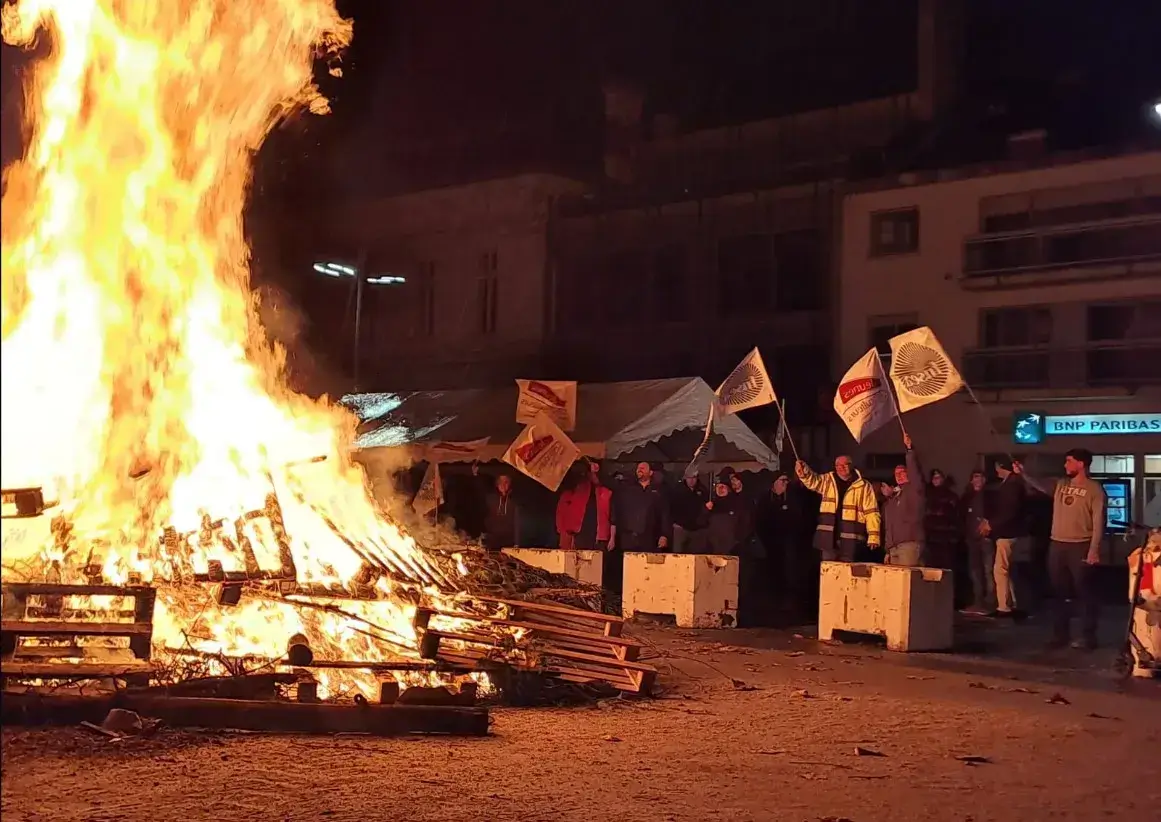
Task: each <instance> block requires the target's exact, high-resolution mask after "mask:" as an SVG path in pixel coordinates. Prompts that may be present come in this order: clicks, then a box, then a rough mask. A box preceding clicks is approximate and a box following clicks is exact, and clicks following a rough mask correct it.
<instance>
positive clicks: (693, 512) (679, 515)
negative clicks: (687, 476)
mask: <svg viewBox="0 0 1161 822" xmlns="http://www.w3.org/2000/svg"><path fill="white" fill-rule="evenodd" d="M708 499H709V494H708V492H707V491H706V490H705V488H703V487H702V486H701V485H700V484H699V485H695V486H694V487H693V488H690V487H689V486H688V485H686V484H685V481H684V480H682V481H681V482H679V483H678V484H677V487H675V488H674V489H673V491H672V492H670V495H669V510H670V513H671V514H672V518H673V524H674V525H680V526H681V527H682V528H684V529H685V530H687V531H697V530H699V529H701V528H705V527H706V523H707V522H708V520H709V512H708V511H706V509H705V503H706V500H708Z"/></svg>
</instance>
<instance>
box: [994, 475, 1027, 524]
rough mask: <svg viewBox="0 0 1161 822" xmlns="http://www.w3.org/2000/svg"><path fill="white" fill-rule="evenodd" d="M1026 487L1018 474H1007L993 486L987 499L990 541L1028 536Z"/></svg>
mask: <svg viewBox="0 0 1161 822" xmlns="http://www.w3.org/2000/svg"><path fill="white" fill-rule="evenodd" d="M1027 500H1028V487H1027V486H1026V485H1025V484H1024V479H1023V478H1022V477H1021V476H1020V475H1019V474H1009V475H1008V476H1007V477H1006V478H1005V479H1004V480H1003V481H1002V482H1000V483H999V484H998V485H996V486H994V487H993V488H992V490H991V494H990V495H989V497H988V499H987V516H988V523H989V524H990V525H991V526H992V531H991V534H990V535H989V536H991V538H992V539H1019V538H1021V537H1026V536H1028V534H1029V530H1028V503H1027Z"/></svg>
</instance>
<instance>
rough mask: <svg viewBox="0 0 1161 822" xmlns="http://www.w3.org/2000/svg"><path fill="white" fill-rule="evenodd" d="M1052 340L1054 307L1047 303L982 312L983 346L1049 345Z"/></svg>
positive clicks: (981, 338)
mask: <svg viewBox="0 0 1161 822" xmlns="http://www.w3.org/2000/svg"><path fill="white" fill-rule="evenodd" d="M1051 341H1052V311H1051V309H1049V308H1047V307H1045V306H1031V307H1023V306H1022V307H1020V308H989V309H984V310H983V311H981V312H980V346H981V347H982V348H1007V347H1012V346H1029V345H1047V344H1048V343H1049V342H1051Z"/></svg>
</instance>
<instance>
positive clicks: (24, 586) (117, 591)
mask: <svg viewBox="0 0 1161 822" xmlns="http://www.w3.org/2000/svg"><path fill="white" fill-rule="evenodd" d="M156 590H157V589H155V588H153V587H152V586H150V585H62V584H59V583H51V582H5V583H3V584H2V585H0V592H2V593H12V594H14V595H16V596H17V597H21V598H23V597H26V596H63V597H69V596H77V597H88V596H95V597H110V596H111V597H137V596H146V595H149V594H153V593H154V592H155V591H156Z"/></svg>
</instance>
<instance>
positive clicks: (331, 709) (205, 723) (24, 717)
mask: <svg viewBox="0 0 1161 822" xmlns="http://www.w3.org/2000/svg"><path fill="white" fill-rule="evenodd" d="M115 707H116V708H125V709H127V710H130V711H136V712H137V713H138V714H140V715H141V716H148V717H150V718H154V719H160V720H162V721H163V722H164V723H165V724H166V725H168V726H170V727H173V728H223V729H224V728H231V729H235V730H243V731H268V732H291V733H323V734H332V733H365V734H370V735H372V736H400V735H403V734H411V733H428V734H448V735H457V736H486V735H487V734H488V725H489V716H488V709H487V708H480V707H471V708H466V707H459V706H428V705H378V704H365V705H349V704H348V705H337V704H330V703H298V702H285V701H273V700H245V699H201V698H196V697H171V696H158V695H155V694H140V693H138V694H129V693H123V694H118V695H115V696H108V697H76V696H69V697H61V696H49V695H46V694H40V693H9V694H5V695H4V699H3V700H2V701H0V718H2V720H3V723H4V724H5V725H7V724H24V725H28V724H32V725H42V724H51V725H59V724H66V725H75V724H79V723H80V722H86V721H87V722H94V723H99V722H100V721H101V720H103V719H104V718H105V716H106V714H107V713H108V712H109V710H110V709H111V708H115Z"/></svg>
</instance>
